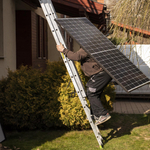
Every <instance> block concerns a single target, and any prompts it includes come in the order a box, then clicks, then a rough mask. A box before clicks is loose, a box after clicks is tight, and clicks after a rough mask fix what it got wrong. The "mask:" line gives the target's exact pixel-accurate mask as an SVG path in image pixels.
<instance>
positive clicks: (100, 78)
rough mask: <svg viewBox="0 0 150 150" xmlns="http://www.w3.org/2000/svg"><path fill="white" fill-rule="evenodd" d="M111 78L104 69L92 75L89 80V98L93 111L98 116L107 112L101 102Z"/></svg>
mask: <svg viewBox="0 0 150 150" xmlns="http://www.w3.org/2000/svg"><path fill="white" fill-rule="evenodd" d="M111 80H112V78H111V77H110V76H109V75H108V74H107V73H106V72H105V71H102V72H99V73H97V74H95V75H93V76H91V77H90V79H89V81H88V82H87V98H88V100H89V101H90V106H91V113H92V115H95V116H96V117H100V116H101V115H105V114H106V113H107V110H106V109H104V107H103V105H102V103H101V94H102V92H103V90H104V88H105V87H106V86H107V84H108V83H109V82H110V81H111Z"/></svg>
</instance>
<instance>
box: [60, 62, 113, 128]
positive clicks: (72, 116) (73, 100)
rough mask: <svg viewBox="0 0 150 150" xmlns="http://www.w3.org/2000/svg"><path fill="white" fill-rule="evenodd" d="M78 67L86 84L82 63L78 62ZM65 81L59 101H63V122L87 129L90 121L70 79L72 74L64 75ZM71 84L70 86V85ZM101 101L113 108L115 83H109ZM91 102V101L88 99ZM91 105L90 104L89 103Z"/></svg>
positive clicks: (61, 113)
mask: <svg viewBox="0 0 150 150" xmlns="http://www.w3.org/2000/svg"><path fill="white" fill-rule="evenodd" d="M76 68H77V70H78V73H79V75H80V78H81V81H82V83H83V85H84V86H85V85H86V82H87V80H88V78H87V77H85V75H84V74H83V72H82V71H81V69H80V63H76ZM63 79H64V82H63V83H62V84H61V87H60V89H59V93H60V96H59V99H58V100H59V101H60V103H61V108H60V115H61V117H60V119H61V120H62V122H63V124H64V125H66V126H67V127H69V128H71V129H87V128H89V127H90V125H89V121H88V120H87V119H86V118H87V117H86V114H85V112H84V109H83V107H82V105H81V102H80V100H79V98H78V96H77V94H76V93H74V91H73V89H74V87H73V83H72V82H71V83H70V84H69V81H70V76H69V74H68V73H67V74H66V75H64V77H63ZM68 85H69V86H68ZM101 101H102V103H103V105H104V107H105V108H106V109H107V110H113V106H112V105H113V102H114V101H115V87H114V85H113V84H109V85H108V86H107V87H106V88H105V89H104V92H103V94H102V97H101ZM87 102H88V104H89V101H87ZM89 106H90V105H89Z"/></svg>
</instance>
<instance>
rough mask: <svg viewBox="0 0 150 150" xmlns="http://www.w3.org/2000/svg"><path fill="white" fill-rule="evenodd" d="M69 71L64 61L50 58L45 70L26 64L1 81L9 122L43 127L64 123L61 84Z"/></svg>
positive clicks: (19, 126)
mask: <svg viewBox="0 0 150 150" xmlns="http://www.w3.org/2000/svg"><path fill="white" fill-rule="evenodd" d="M65 73H66V69H65V67H64V64H63V62H51V63H50V62H49V63H48V64H47V69H46V71H45V72H44V73H41V71H40V70H38V69H31V68H28V67H27V66H22V67H21V68H20V69H19V70H16V71H14V72H12V71H10V70H8V76H7V78H5V79H3V80H1V82H0V105H1V109H0V114H2V115H1V119H2V121H3V124H4V125H5V126H9V127H13V128H16V129H24V128H27V129H36V128H38V129H41V128H47V127H51V126H60V125H61V121H59V117H60V116H59V107H60V106H59V102H58V100H57V98H58V96H59V94H58V88H59V86H60V84H61V82H62V81H63V80H62V78H61V76H62V75H64V74H65Z"/></svg>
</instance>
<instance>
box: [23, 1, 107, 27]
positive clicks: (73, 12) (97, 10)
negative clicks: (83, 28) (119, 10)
mask: <svg viewBox="0 0 150 150" xmlns="http://www.w3.org/2000/svg"><path fill="white" fill-rule="evenodd" d="M22 1H24V2H26V3H27V4H29V5H30V6H32V7H40V4H39V1H38V0H22ZM52 3H53V5H54V8H55V10H56V12H58V13H61V14H64V15H68V16H70V17H83V16H86V17H88V18H89V19H90V21H91V22H93V23H96V24H99V25H101V24H103V20H104V19H105V14H106V13H105V11H104V10H106V5H105V4H102V3H98V2H93V1H92V0H52Z"/></svg>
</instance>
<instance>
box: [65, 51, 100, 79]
mask: <svg viewBox="0 0 150 150" xmlns="http://www.w3.org/2000/svg"><path fill="white" fill-rule="evenodd" d="M63 53H64V55H65V56H66V57H68V58H69V59H70V60H73V61H80V62H81V69H82V70H83V72H84V74H85V75H86V76H88V77H90V76H92V75H94V74H96V73H98V72H100V71H103V69H102V68H101V67H100V66H99V65H98V64H97V63H96V62H95V61H94V59H93V58H91V57H90V56H89V55H88V54H87V53H86V52H85V51H84V50H83V49H82V48H81V49H79V51H77V52H72V51H70V50H68V49H64V51H63Z"/></svg>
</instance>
